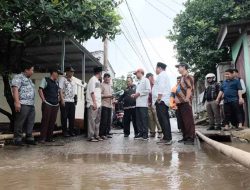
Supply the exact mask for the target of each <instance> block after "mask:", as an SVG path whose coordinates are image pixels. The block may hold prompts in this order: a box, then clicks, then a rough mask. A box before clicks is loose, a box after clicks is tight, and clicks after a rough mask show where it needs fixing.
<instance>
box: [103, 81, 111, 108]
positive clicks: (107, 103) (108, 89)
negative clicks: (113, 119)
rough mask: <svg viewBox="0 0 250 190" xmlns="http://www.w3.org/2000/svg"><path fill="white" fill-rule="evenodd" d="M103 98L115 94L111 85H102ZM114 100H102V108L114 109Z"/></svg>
mask: <svg viewBox="0 0 250 190" xmlns="http://www.w3.org/2000/svg"><path fill="white" fill-rule="evenodd" d="M101 90H102V96H109V95H112V94H113V89H112V86H111V84H107V83H105V82H104V83H102V84H101ZM112 103H113V101H112V98H103V99H102V106H104V107H107V108H112Z"/></svg>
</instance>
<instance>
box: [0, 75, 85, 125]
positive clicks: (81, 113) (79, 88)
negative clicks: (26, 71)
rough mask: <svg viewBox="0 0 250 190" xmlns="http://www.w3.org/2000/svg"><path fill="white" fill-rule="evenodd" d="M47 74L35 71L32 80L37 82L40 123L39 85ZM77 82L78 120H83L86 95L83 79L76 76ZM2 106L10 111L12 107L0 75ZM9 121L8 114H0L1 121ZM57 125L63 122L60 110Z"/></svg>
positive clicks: (36, 99)
mask: <svg viewBox="0 0 250 190" xmlns="http://www.w3.org/2000/svg"><path fill="white" fill-rule="evenodd" d="M45 76H49V74H48V73H35V74H34V75H33V76H32V80H33V82H34V83H35V87H36V97H35V108H36V118H35V122H37V123H39V122H41V118H42V113H41V103H42V102H41V99H40V97H39V95H38V88H39V85H40V83H41V80H42V78H43V77H45ZM73 80H74V81H75V82H76V84H77V94H78V104H77V107H76V115H75V117H76V119H78V120H83V119H84V105H85V97H84V87H83V85H82V84H81V83H82V82H81V80H79V79H77V78H74V79H73ZM0 89H1V90H0V107H1V108H3V109H4V110H6V111H10V108H9V106H8V103H7V101H6V99H5V97H4V92H3V89H4V85H3V80H2V77H0ZM7 122H9V120H8V118H7V117H6V116H4V115H3V114H0V123H7ZM56 123H57V125H58V126H60V125H61V122H60V111H59V112H58V116H57V122H56Z"/></svg>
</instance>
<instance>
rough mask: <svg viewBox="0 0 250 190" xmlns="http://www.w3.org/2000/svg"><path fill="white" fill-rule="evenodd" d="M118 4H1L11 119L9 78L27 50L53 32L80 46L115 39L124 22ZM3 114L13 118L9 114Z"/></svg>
mask: <svg viewBox="0 0 250 190" xmlns="http://www.w3.org/2000/svg"><path fill="white" fill-rule="evenodd" d="M118 4H119V3H117V2H115V1H114V0H25V1H24V0H1V1H0V39H1V51H0V63H1V66H2V67H0V69H1V70H0V72H1V73H2V76H3V79H4V84H5V89H4V92H5V96H6V99H7V101H8V103H9V105H10V107H11V110H12V114H11V115H12V116H13V115H14V114H13V113H14V104H13V99H12V94H11V89H10V86H9V74H10V73H11V72H13V71H16V70H19V68H20V65H21V63H22V61H23V55H24V50H25V48H26V47H28V46H29V45H30V44H31V43H32V42H33V41H34V40H37V39H39V41H40V42H41V43H43V41H45V40H46V38H47V37H48V36H49V34H50V33H51V32H53V33H60V35H65V36H69V37H75V38H76V39H77V40H78V41H80V42H83V41H86V40H88V39H90V38H91V37H94V38H102V39H104V38H106V37H108V38H109V39H114V38H115V35H116V34H117V33H118V32H119V29H118V26H119V24H120V19H121V18H120V16H119V15H118V14H117V12H116V7H117V6H118ZM17 50H18V51H17ZM0 112H1V113H3V114H5V115H6V116H8V117H10V113H6V111H4V110H2V109H0ZM10 119H11V118H10ZM11 120H12V121H13V117H12V119H11ZM11 125H13V122H11Z"/></svg>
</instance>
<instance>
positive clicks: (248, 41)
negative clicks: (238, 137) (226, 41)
mask: <svg viewBox="0 0 250 190" xmlns="http://www.w3.org/2000/svg"><path fill="white" fill-rule="evenodd" d="M242 46H243V51H244V61H245V63H244V67H245V74H246V81H245V83H246V88H247V97H248V110H250V101H249V97H250V36H249V35H247V33H245V34H243V35H242V36H241V37H240V38H239V39H238V40H237V41H236V42H235V43H234V45H233V46H232V58H233V61H234V62H236V60H237V57H238V55H239V53H240V49H241V47H242ZM248 118H250V113H248Z"/></svg>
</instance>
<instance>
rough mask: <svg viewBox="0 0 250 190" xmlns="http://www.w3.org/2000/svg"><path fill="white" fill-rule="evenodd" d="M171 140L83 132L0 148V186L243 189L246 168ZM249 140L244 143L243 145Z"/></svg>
mask: <svg viewBox="0 0 250 190" xmlns="http://www.w3.org/2000/svg"><path fill="white" fill-rule="evenodd" d="M171 123H172V129H173V130H172V131H173V140H174V144H173V145H172V146H166V145H157V144H156V142H157V140H158V139H157V138H154V139H150V140H149V141H148V142H147V141H146V142H145V141H141V140H134V139H133V136H130V137H129V138H124V137H123V134H122V131H121V130H114V131H113V132H114V133H115V134H114V135H113V138H112V139H109V140H107V141H103V142H98V143H91V142H88V141H86V138H84V137H83V136H78V137H74V138H70V139H66V140H65V139H63V138H57V139H56V140H57V142H55V143H50V144H47V145H38V146H35V147H34V146H31V147H22V148H17V147H13V146H5V147H4V148H2V149H0V189H4V190H5V189H8V190H12V189H13V190H14V189H15V190H16V189H18V190H26V189H31V190H33V189H34V190H36V189H41V190H43V189H44V190H45V189H46V190H47V189H48V190H50V189H51V190H54V189H59V190H61V189H62V190H64V189H65V190H66V189H67V190H68V189H70V190H71V189H72V190H78V189H79V190H80V189H97V190H99V189H119V190H120V189H136V190H137V189H141V190H147V189H150V190H151V189H154V190H155V189H169V190H175V189H176V190H178V189H187V190H196V189H197V190H201V189H204V190H210V189H211V190H216V189H218V190H221V189H227V190H241V189H242V190H248V189H250V170H249V169H246V168H244V167H242V166H241V165H239V164H237V163H235V162H233V161H232V160H230V159H228V158H227V157H225V156H224V155H222V154H220V153H218V152H216V151H214V150H213V149H212V148H211V147H209V146H207V145H206V144H202V145H201V149H199V147H198V145H197V144H196V145H195V146H190V145H183V144H179V143H177V140H178V139H180V138H181V135H180V134H179V133H177V129H176V121H175V120H174V119H173V120H172V121H171ZM247 146H249V145H247Z"/></svg>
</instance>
